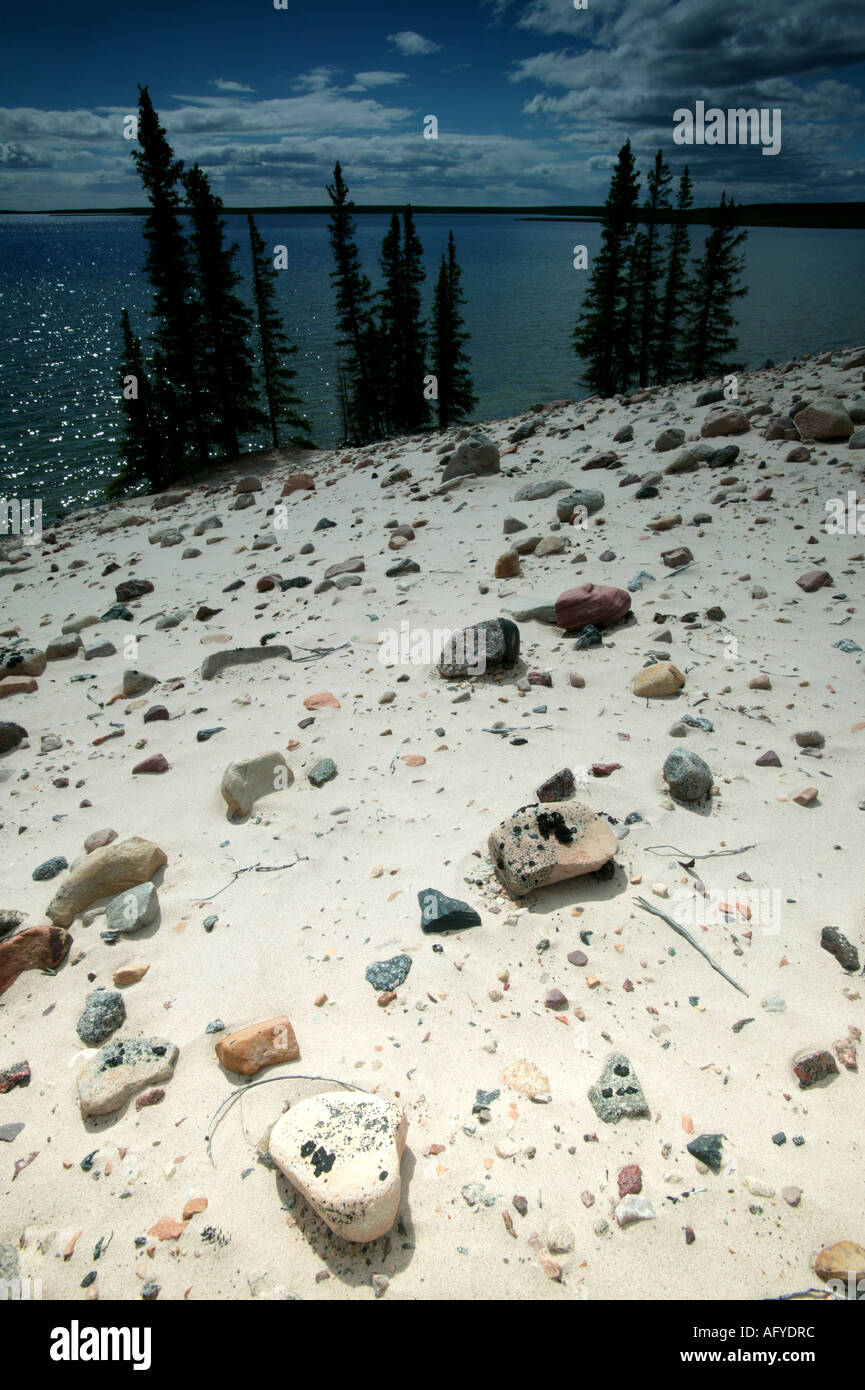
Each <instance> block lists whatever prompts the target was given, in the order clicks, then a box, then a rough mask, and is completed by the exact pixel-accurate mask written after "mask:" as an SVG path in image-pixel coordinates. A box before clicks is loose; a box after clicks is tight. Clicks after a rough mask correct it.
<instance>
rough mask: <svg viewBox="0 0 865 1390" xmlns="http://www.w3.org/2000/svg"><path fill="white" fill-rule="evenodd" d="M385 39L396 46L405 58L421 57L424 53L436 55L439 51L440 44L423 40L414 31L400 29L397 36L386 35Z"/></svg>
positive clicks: (421, 36) (420, 35) (421, 35)
mask: <svg viewBox="0 0 865 1390" xmlns="http://www.w3.org/2000/svg"><path fill="white" fill-rule="evenodd" d="M387 39H388V43H393V44H396V46H397V48H398V49H399V51H400V53H402V54H403V55H404V56H405V57H406V58H419V57H423V55H424V54H426V53H438V52H439V50H440V49H441V44H440V43H434V42H433V40H432V39H425V38H424V36H423V34H418V33H416V32H415V31H414V29H400V31H399V33H397V34H388V36H387Z"/></svg>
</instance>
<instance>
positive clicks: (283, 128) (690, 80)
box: [0, 0, 865, 211]
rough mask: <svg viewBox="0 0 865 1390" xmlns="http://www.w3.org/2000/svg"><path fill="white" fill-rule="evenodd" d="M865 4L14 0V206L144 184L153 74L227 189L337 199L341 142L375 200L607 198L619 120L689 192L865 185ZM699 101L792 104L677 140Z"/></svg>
mask: <svg viewBox="0 0 865 1390" xmlns="http://www.w3.org/2000/svg"><path fill="white" fill-rule="evenodd" d="M277 4H279V5H282V4H285V8H277V7H276V6H277ZM863 21H865V11H863V0H585V8H582V9H577V8H576V5H575V3H574V0H435V3H430V0H427V2H426V3H417V0H415V3H403V2H402V0H364V3H358V0H351V3H349V2H348V0H336V2H334V0H148V3H147V5H141V6H139V5H133V4H127V3H124V2H123V0H110V3H108V0H80V3H76V4H70V3H68V0H66V3H59V0H42V3H36V4H29V5H25V4H21V3H18V4H15V5H14V6H10V7H8V8H7V11H6V16H5V19H4V33H3V45H2V48H3V52H2V55H0V101H2V105H0V208H5V209H10V210H16V211H19V210H36V211H38V210H44V209H49V208H76V207H97V208H111V207H116V206H128V205H139V204H140V203H141V202H142V197H141V191H140V187H139V184H138V181H137V176H136V174H135V171H134V167H133V163H132V159H131V153H130V152H131V149H132V148H133V143H132V142H131V141H130V140H128V139H125V138H124V134H123V130H124V117H127V116H128V115H130V114H132V113H134V111H135V108H136V104H137V88H138V84H139V83H141V84H146V85H148V86H149V89H150V94H151V97H152V99H153V102H154V105H155V106H156V108H157V110H158V111H159V113H160V116H161V118H162V121H163V124H164V125H165V127H166V129H167V132H168V137H169V140H170V141H171V143H172V145H173V147H174V149H175V151H176V153H177V154H178V155H179V156H180V157H181V158H183V159H184V160H185V161H186V162H187V163H188V164H191V163H193V162H195V161H196V160H197V161H198V162H199V163H200V164H201V165H202V167H203V168H204V169H205V170H206V171H207V172H208V174H209V175H210V177H211V181H212V183H213V186H214V188H215V190H216V191H217V192H218V193H219V194H220V196H221V197H222V198H223V200H224V202H225V203H226V205H227V206H229V207H230V206H241V205H244V204H251V205H257V206H261V205H268V206H273V205H279V206H291V205H293V204H300V203H324V202H325V201H326V192H325V185H326V184H327V182H328V181H329V179H330V177H331V171H332V169H333V164H334V162H335V161H336V160H337V159H338V160H339V161H340V163H341V164H342V167H343V172H344V174H345V177H346V180H347V182H348V184H349V187H350V190H351V195H352V197H353V198H354V200H355V201H356V202H357V203H361V204H362V203H405V202H407V201H411V202H413V203H416V204H453V203H457V204H470V205H513V204H515V205H520V206H527V205H545V206H547V205H548V206H555V205H561V204H569V203H598V202H602V201H603V199H604V197H605V196H606V191H607V187H608V184H609V176H610V168H611V166H612V163H613V161H614V160H615V156H616V152H617V151H618V149H619V147H620V146H621V145H622V144H623V143H624V141H625V140H626V139H630V140H631V143H632V145H633V147H634V149H635V152H636V154H637V157H638V162H639V166H640V168H641V170H643V171H645V169H646V168H647V167H648V163H649V161H650V159H651V158H652V157H653V155H654V153H655V151H656V150H657V149H659V148H660V149H663V151H664V153H665V155H666V156H667V158H668V159H669V161H670V163H671V165H672V167H673V170H674V172H675V173H678V172H679V171H680V170H681V168H682V166H683V165H684V164H685V163H686V162H687V163H688V164H689V165H690V166H691V172H692V176H693V177H694V179H695V183H696V194H697V196H696V202H697V204H698V205H703V204H705V203H710V202H715V201H717V199H718V198H719V197H720V194H721V191H722V189H726V190H727V191H728V192H729V193H730V194H731V195H732V196H734V197H735V198H736V199H737V200H739V201H742V202H745V203H753V202H775V201H782V202H788V201H800V200H801V201H819V202H825V201H831V200H842V201H849V200H857V199H862V198H863V197H865V22H863ZM699 101H702V102H704V103H705V106H706V107H707V108H710V107H719V108H721V109H722V110H726V109H728V108H734V107H735V108H738V107H746V108H750V107H756V108H757V109H766V110H767V111H772V110H780V112H781V118H780V119H781V126H780V128H781V149H780V152H779V153H778V154H776V155H764V154H763V153H762V149H761V147H760V145H744V146H743V145H736V144H717V145H712V146H709V145H703V146H698V145H690V146H683V145H677V144H675V143H674V140H673V130H674V113H675V112H676V111H677V110H680V109H683V108H688V109H690V110H695V109H696V103H697V102H699ZM429 116H434V117H435V118H436V121H437V136H438V138H437V139H431V138H425V135H424V130H425V128H426V129H427V131H429V130H430V129H431V123H430V122H429V121H428V120H425V118H427V117H429ZM776 119H777V118H776Z"/></svg>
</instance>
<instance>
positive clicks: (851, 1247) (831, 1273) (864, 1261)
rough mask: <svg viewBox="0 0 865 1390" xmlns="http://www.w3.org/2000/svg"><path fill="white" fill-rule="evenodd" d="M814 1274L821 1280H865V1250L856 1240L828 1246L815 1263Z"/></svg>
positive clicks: (838, 1242) (840, 1241) (841, 1241)
mask: <svg viewBox="0 0 865 1390" xmlns="http://www.w3.org/2000/svg"><path fill="white" fill-rule="evenodd" d="M814 1273H815V1274H818V1275H819V1276H820V1278H821V1279H846V1278H847V1276H848V1274H852V1275H853V1276H854V1278H855V1279H857V1280H858V1279H865V1249H863V1247H862V1246H861V1245H859V1244H857V1242H856V1241H855V1240H839V1241H837V1242H836V1244H835V1245H826V1246H824V1248H823V1249H822V1250H821V1251H820V1254H819V1255H818V1256H817V1258H816V1260H815V1261H814Z"/></svg>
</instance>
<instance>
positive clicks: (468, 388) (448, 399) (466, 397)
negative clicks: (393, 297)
mask: <svg viewBox="0 0 865 1390" xmlns="http://www.w3.org/2000/svg"><path fill="white" fill-rule="evenodd" d="M464 303H465V297H464V295H463V292H462V271H461V270H460V266H459V263H458V261H457V257H456V246H455V243H454V234H453V232H449V233H448V249H447V256H442V259H441V266H440V268H439V274H438V280H437V281H436V287H435V296H434V299H433V340H432V369H433V374H434V376H435V378H436V384H437V390H438V422H439V428H440V429H446V428H447V427H448V425H453V424H455V423H456V422H457V421H459V420H464V419H465V418H466V416H467V415H470V414H471V412H472V410H473V409H474V407H475V406H476V405H477V397H476V396H475V394H474V389H473V384H472V378H471V371H470V367H469V358H468V355H467V353H465V352H464V351H463V347H464V344H465V343H466V342H468V339H469V336H470V335H469V334H468V333H466V331H465V327H464V322H463V317H462V314H461V313H460V306H461V305H462V304H464Z"/></svg>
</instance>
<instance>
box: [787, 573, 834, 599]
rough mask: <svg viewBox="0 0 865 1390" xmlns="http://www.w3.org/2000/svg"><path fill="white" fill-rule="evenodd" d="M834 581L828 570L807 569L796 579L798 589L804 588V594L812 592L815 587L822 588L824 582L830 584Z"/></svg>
mask: <svg viewBox="0 0 865 1390" xmlns="http://www.w3.org/2000/svg"><path fill="white" fill-rule="evenodd" d="M833 582H834V581H833V579H832V576H831V574H830V573H829V571H828V570H808V572H807V573H806V574H802V575H800V576H799V578H798V579H797V580H796V583H797V584H798V585H799V588H800V589H804V591H805V593H806V594H813V593H814V591H815V589H822V588H823V585H824V584H832V583H833Z"/></svg>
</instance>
